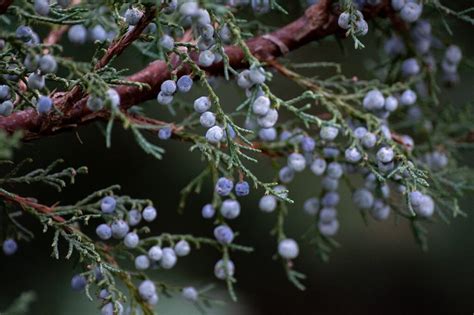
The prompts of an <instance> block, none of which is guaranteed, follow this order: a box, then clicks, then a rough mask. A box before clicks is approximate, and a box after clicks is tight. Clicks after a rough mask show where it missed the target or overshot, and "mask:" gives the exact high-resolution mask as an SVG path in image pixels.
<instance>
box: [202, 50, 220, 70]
mask: <svg viewBox="0 0 474 315" xmlns="http://www.w3.org/2000/svg"><path fill="white" fill-rule="evenodd" d="M215 59H216V56H215V55H214V53H213V52H212V51H210V50H204V51H201V52H200V53H199V57H198V63H199V65H200V66H203V67H209V66H211V65H212V64H213V63H214V60H215Z"/></svg>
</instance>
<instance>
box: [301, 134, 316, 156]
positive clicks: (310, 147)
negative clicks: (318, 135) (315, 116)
mask: <svg viewBox="0 0 474 315" xmlns="http://www.w3.org/2000/svg"><path fill="white" fill-rule="evenodd" d="M315 147H316V141H314V139H313V138H311V137H309V136H304V137H303V138H302V139H301V149H303V151H304V152H313V151H314V149H315Z"/></svg>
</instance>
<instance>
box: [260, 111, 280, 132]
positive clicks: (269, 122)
mask: <svg viewBox="0 0 474 315" xmlns="http://www.w3.org/2000/svg"><path fill="white" fill-rule="evenodd" d="M277 120H278V111H277V110H276V109H273V108H271V109H270V110H269V111H268V112H267V114H266V115H265V116H260V117H258V119H257V123H258V125H259V126H260V127H262V128H271V127H273V126H274V125H275V124H276V122H277Z"/></svg>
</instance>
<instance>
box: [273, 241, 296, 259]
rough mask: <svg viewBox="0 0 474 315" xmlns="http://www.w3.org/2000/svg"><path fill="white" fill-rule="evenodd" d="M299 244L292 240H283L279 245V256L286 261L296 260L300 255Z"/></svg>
mask: <svg viewBox="0 0 474 315" xmlns="http://www.w3.org/2000/svg"><path fill="white" fill-rule="evenodd" d="M299 251H300V250H299V247H298V243H296V241H295V240H293V239H291V238H287V239H284V240H281V241H280V243H278V254H279V255H280V256H281V257H283V258H285V259H294V258H296V257H298V254H299Z"/></svg>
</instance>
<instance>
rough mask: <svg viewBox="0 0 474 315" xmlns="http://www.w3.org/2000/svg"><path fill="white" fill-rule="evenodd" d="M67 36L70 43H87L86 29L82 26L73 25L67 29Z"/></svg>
mask: <svg viewBox="0 0 474 315" xmlns="http://www.w3.org/2000/svg"><path fill="white" fill-rule="evenodd" d="M67 36H68V38H69V40H70V41H71V43H73V44H76V45H82V44H84V43H85V42H86V41H87V29H86V28H85V26H84V25H82V24H77V25H73V26H71V28H69V31H68V33H67Z"/></svg>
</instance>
